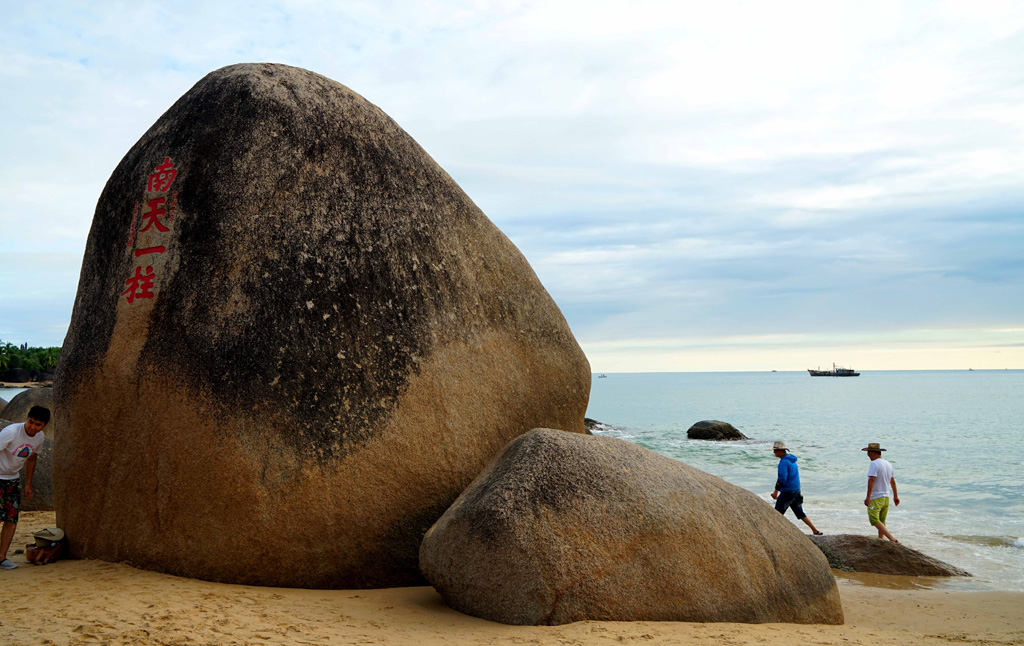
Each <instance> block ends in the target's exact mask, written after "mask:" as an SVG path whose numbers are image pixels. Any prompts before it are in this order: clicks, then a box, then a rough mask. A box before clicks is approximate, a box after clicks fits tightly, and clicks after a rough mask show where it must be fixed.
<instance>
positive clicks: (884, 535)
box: [875, 523, 899, 543]
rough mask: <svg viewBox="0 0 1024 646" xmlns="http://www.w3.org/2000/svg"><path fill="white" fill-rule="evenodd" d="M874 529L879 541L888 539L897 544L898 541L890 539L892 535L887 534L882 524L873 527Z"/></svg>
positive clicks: (887, 531)
mask: <svg viewBox="0 0 1024 646" xmlns="http://www.w3.org/2000/svg"><path fill="white" fill-rule="evenodd" d="M875 529H877V530H878V538H879V539H883V538H888V539H889V540H890V541H892V542H893V543H899V541H898V540H896V539H895V538H893V537H892V534H890V533H889V530H888V529H886V527H885V525H883V524H882V523H878V524H877V525H875Z"/></svg>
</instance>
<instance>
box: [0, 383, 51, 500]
mask: <svg viewBox="0 0 1024 646" xmlns="http://www.w3.org/2000/svg"><path fill="white" fill-rule="evenodd" d="M33 406H42V407H43V408H48V409H50V421H49V423H47V425H46V427H45V428H44V429H43V436H44V437H45V439H44V440H43V445H42V446H41V447H39V457H38V458H36V470H35V471H34V472H33V473H32V500H29V499H28V498H26V497H25V496H22V497H21V510H22V511H52V510H53V446H54V442H55V441H56V438H57V435H58V433H57V431H58V429H59V428H60V424H59V423H58V422H57V416H56V415H55V414H54V413H55V411H54V410H53V390H52V389H50V388H30V389H28V390H23V391H22V392H20V393H18V394H17V395H15V396H14V397H13V398H11V401H10V403H8V404H7V406H4V408H3V411H2V415H3V416H4V419H8V420H10V422H11V423H12V424H17V423H20V422H24V421H25V420H27V419H28V411H29V410H31V408H32V407H33ZM21 486H22V489H23V490H24V487H25V470H24V469H22V471H21Z"/></svg>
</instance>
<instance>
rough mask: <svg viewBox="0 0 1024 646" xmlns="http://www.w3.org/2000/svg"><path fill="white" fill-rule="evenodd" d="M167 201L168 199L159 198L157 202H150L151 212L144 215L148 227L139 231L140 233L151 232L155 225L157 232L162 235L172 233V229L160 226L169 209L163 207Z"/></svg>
mask: <svg viewBox="0 0 1024 646" xmlns="http://www.w3.org/2000/svg"><path fill="white" fill-rule="evenodd" d="M166 201H167V198H166V197H158V198H156V199H155V200H150V201H149V210H148V211H146V212H145V213H143V214H142V217H144V218H145V219H146V226H144V227H142V228H141V229H139V233H145V232H147V231H149V228H150V227H151V226H153V225H156V230H157V231H159V232H160V233H167V232H168V231H170V229H168V228H167V227H165V226H164V225H162V224H160V216H161V215H167V209H165V208H163V206H162V205H163V203H164V202H166Z"/></svg>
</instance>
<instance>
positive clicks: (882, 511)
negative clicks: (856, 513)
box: [868, 496, 889, 527]
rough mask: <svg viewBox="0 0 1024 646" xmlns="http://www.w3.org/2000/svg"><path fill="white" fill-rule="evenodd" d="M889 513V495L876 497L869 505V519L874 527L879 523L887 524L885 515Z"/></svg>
mask: <svg viewBox="0 0 1024 646" xmlns="http://www.w3.org/2000/svg"><path fill="white" fill-rule="evenodd" d="M888 515H889V498H888V496H882V497H881V498H875V499H874V500H872V501H871V504H870V505H868V520H869V521H870V522H871V526H872V527H874V526H875V525H877V524H878V523H882V524H883V525H884V524H885V517H886V516H888Z"/></svg>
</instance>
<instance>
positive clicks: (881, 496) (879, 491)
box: [861, 442, 900, 543]
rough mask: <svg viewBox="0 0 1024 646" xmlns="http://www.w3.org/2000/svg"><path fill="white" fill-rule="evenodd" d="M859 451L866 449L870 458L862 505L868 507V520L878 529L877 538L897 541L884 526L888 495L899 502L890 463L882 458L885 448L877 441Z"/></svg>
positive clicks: (887, 508)
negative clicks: (866, 492)
mask: <svg viewBox="0 0 1024 646" xmlns="http://www.w3.org/2000/svg"><path fill="white" fill-rule="evenodd" d="M861 451H867V452H868V458H870V459H871V464H870V465H869V466H868V495H867V496H866V497H865V498H864V506H865V507H867V508H868V521H869V522H870V523H871V526H872V527H874V528H875V529H876V530H878V538H879V539H883V538H888V539H889V540H890V541H892V542H894V543H899V541H898V540H896V539H895V538H893V537H892V534H890V533H889V530H888V529H886V527H885V517H886V515H887V514H888V513H889V497H890V496H892V501H893V502H894V503H895V504H896V506H897V507H898V506H899V504H900V497H899V494H897V493H896V477H895V474H894V473H893V470H892V465H891V464H889V462H888V461H887V460H883V459H882V451H885V449H883V448H881V445H879V444H878V443H877V442H870V443H868V445H867V447H865V448H863V449H861Z"/></svg>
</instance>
